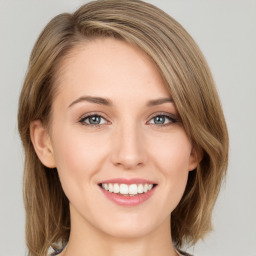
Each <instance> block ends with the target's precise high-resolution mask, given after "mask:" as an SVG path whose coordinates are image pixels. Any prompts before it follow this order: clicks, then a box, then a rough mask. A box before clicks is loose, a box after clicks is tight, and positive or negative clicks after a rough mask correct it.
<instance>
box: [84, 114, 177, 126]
mask: <svg viewBox="0 0 256 256" xmlns="http://www.w3.org/2000/svg"><path fill="white" fill-rule="evenodd" d="M90 117H99V118H101V119H104V120H105V121H106V119H105V118H104V117H103V116H102V115H99V114H96V113H92V114H88V115H86V116H84V117H82V118H81V119H80V120H79V123H81V124H82V125H85V126H89V127H95V128H100V127H101V126H103V125H108V124H107V123H108V121H106V123H104V124H88V123H86V122H85V121H86V120H87V119H89V118H90ZM156 117H164V118H165V120H166V119H169V122H168V123H167V124H151V125H154V126H158V127H166V126H170V125H173V124H175V123H177V122H178V121H179V120H178V118H177V117H176V116H174V115H171V114H166V113H157V114H156V115H154V116H152V117H150V121H151V120H153V119H154V118H156Z"/></svg>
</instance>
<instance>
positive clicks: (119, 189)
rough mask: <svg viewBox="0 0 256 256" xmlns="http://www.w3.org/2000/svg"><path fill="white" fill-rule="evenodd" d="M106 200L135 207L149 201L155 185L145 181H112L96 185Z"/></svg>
mask: <svg viewBox="0 0 256 256" xmlns="http://www.w3.org/2000/svg"><path fill="white" fill-rule="evenodd" d="M98 185H99V187H100V188H101V191H102V192H103V194H104V195H105V196H106V198H107V199H109V200H110V201H112V202H114V203H115V204H118V205H121V206H130V207H131V206H137V205H140V204H142V203H143V202H145V201H147V200H148V199H150V198H151V197H152V196H153V194H154V192H155V190H156V189H155V188H156V187H157V184H154V183H153V182H152V181H149V180H145V179H112V180H106V181H102V182H101V183H99V184H98Z"/></svg>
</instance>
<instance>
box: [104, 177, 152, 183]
mask: <svg viewBox="0 0 256 256" xmlns="http://www.w3.org/2000/svg"><path fill="white" fill-rule="evenodd" d="M102 183H117V184H156V182H153V181H151V180H147V179H140V178H133V179H125V178H116V179H109V180H104V181H102V182H100V183H99V184H102Z"/></svg>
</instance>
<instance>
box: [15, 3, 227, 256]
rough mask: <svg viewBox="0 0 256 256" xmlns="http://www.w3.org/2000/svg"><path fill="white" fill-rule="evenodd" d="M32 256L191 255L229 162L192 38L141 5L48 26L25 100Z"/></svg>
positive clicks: (98, 8) (87, 9) (211, 89)
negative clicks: (184, 248) (187, 246)
mask: <svg viewBox="0 0 256 256" xmlns="http://www.w3.org/2000/svg"><path fill="white" fill-rule="evenodd" d="M18 122H19V131H20V135H21V138H22V141H23V145H24V149H25V157H26V158H25V172H24V201H25V208H26V239H27V246H28V249H29V255H40V256H41V255H44V256H45V255H47V254H48V250H49V248H50V247H52V248H53V249H54V250H55V253H54V255H55V254H58V253H59V254H58V255H60V256H71V255H72V256H78V255H83V256H84V255H128V254H129V255H130V254H132V255H135V256H136V255H140V256H143V255H163V256H165V255H166V256H167V255H168V256H169V255H172V256H174V255H187V254H185V253H183V252H182V251H181V250H180V249H181V247H182V245H184V244H195V243H196V242H197V241H198V240H199V239H201V238H203V237H204V235H205V234H206V233H207V232H208V231H210V230H211V213H212V209H213V206H214V203H215V201H216V198H217V195H218V192H219V190H220V185H221V181H222V178H223V176H224V175H225V172H226V168H227V159H228V134H227V129H226V124H225V120H224V117H223V113H222V109H221V106H220V102H219V98H218V95H217V92H216V89H215V86H214V82H213V79H212V76H211V73H210V71H209V68H208V67H207V63H206V61H205V60H204V58H203V56H202V54H201V52H200V50H199V48H198V47H197V45H196V44H195V42H194V41H193V39H192V38H191V37H190V36H189V35H188V33H187V32H186V31H185V30H184V28H183V27H182V26H181V25H180V24H178V23H177V22H176V21H175V20H174V19H172V18H171V17H170V16H168V15H167V14H166V13H164V12H163V11H161V10H159V9H158V8H156V7H154V6H152V5H150V4H148V3H145V2H142V1H137V0H128V1H120V0H106V1H95V2H91V3H88V4H86V5H84V6H82V7H81V8H79V9H78V10H77V11H76V12H75V13H74V14H61V15H59V16H57V17H55V18H54V19H53V20H51V21H50V22H49V24H48V25H47V26H46V27H45V29H44V30H43V32H42V33H41V35H40V37H39V39H38V41H37V42H36V44H35V46H34V49H33V51H32V54H31V58H30V63H29V68H28V73H27V76H26V79H25V82H24V86H23V89H22V92H21V96H20V104H19V113H18Z"/></svg>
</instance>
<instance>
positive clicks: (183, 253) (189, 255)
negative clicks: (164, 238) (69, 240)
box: [50, 249, 192, 256]
mask: <svg viewBox="0 0 256 256" xmlns="http://www.w3.org/2000/svg"><path fill="white" fill-rule="evenodd" d="M62 250H63V249H60V250H56V251H55V252H53V253H52V254H51V255H50V256H57V255H58V254H59V253H61V252H62ZM178 252H179V253H180V254H181V255H183V256H192V255H191V254H188V253H186V252H183V251H181V250H178Z"/></svg>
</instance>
